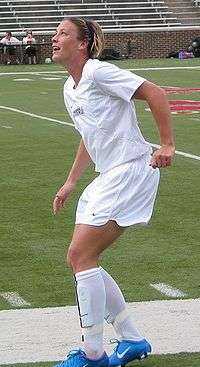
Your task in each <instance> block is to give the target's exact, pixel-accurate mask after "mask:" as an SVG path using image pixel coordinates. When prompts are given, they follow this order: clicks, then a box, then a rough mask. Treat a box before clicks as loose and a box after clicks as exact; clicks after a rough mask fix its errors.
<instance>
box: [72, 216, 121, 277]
mask: <svg viewBox="0 0 200 367" xmlns="http://www.w3.org/2000/svg"><path fill="white" fill-rule="evenodd" d="M123 232H124V228H123V227H120V226H119V225H118V224H117V223H116V222H115V221H109V222H107V223H106V224H105V225H102V226H93V225H88V224H76V226H75V229H74V233H73V236H72V241H71V244H70V247H69V251H72V252H74V253H75V254H77V256H78V257H79V258H80V263H81V264H85V267H86V268H87V267H88V265H89V264H90V263H91V264H93V263H94V262H95V261H97V260H98V257H99V255H100V254H101V253H102V252H103V251H104V250H105V249H106V248H107V247H109V246H110V245H111V244H112V243H113V242H114V241H115V240H116V239H117V238H118V237H119V236H120V235H121V234H122V233H123ZM89 266H90V265H89ZM81 270H84V269H81ZM79 271H80V270H79Z"/></svg>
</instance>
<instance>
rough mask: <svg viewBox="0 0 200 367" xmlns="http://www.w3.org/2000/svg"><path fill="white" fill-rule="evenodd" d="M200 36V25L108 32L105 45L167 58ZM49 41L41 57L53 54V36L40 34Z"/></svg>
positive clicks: (134, 55)
mask: <svg viewBox="0 0 200 367" xmlns="http://www.w3.org/2000/svg"><path fill="white" fill-rule="evenodd" d="M198 36H200V27H198V28H197V29H181V30H176V31H174V30H171V29H170V30H167V31H166V30H165V31H164V30H161V31H157V30H152V31H148V32H147V31H134V32H133V31H132V32H119V31H118V32H114V33H113V32H106V33H105V47H106V48H113V49H114V50H116V51H119V52H120V53H121V54H124V55H127V54H128V55H129V57H131V58H138V59H143V58H149V57H150V58H153V57H161V58H165V57H167V56H168V54H169V53H170V52H172V51H179V50H180V49H187V48H188V46H189V45H190V43H191V40H192V39H193V38H195V37H198ZM40 37H41V38H43V39H45V42H47V43H46V44H45V45H44V47H43V48H42V53H41V58H42V59H43V58H44V57H50V56H51V45H50V44H48V42H50V39H51V36H49V35H48V36H40Z"/></svg>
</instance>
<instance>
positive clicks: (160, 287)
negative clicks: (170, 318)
mask: <svg viewBox="0 0 200 367" xmlns="http://www.w3.org/2000/svg"><path fill="white" fill-rule="evenodd" d="M150 286H151V287H152V288H154V289H156V290H157V291H159V292H160V293H162V294H165V295H166V296H168V297H173V298H181V297H186V296H187V294H186V293H184V292H182V291H181V290H180V289H177V288H174V287H171V286H170V285H168V284H165V283H151V284H150Z"/></svg>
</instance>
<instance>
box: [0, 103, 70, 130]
mask: <svg viewBox="0 0 200 367" xmlns="http://www.w3.org/2000/svg"><path fill="white" fill-rule="evenodd" d="M0 108H2V109H4V110H8V111H13V112H18V113H22V114H23V115H27V116H31V117H36V118H37V119H40V120H47V121H53V122H57V123H59V124H62V125H68V126H73V127H74V124H71V123H70V122H66V121H60V120H56V119H52V118H50V117H46V116H41V115H36V114H35V113H30V112H26V111H22V110H18V109H17V108H12V107H7V106H0Z"/></svg>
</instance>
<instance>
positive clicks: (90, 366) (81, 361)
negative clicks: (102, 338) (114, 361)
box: [54, 349, 109, 367]
mask: <svg viewBox="0 0 200 367" xmlns="http://www.w3.org/2000/svg"><path fill="white" fill-rule="evenodd" d="M108 366H109V358H108V356H107V354H106V353H104V354H103V356H102V357H101V358H99V359H89V358H87V357H86V354H85V352H83V350H81V349H79V350H72V351H71V352H69V354H68V355H67V358H66V359H65V360H64V361H63V362H61V363H58V364H56V365H55V366H54V367H108Z"/></svg>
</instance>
